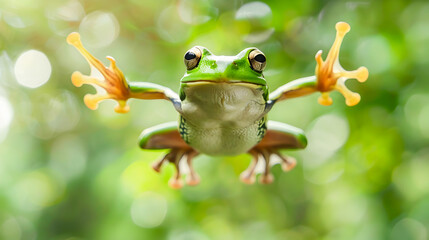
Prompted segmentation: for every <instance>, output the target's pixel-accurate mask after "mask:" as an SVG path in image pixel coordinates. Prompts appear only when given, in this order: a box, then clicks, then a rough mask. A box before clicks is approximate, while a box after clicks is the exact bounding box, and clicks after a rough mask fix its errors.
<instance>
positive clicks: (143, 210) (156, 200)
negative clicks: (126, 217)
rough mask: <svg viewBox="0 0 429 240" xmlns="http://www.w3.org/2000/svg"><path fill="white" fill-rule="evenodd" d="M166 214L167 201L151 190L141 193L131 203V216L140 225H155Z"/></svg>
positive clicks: (145, 226) (146, 226)
mask: <svg viewBox="0 0 429 240" xmlns="http://www.w3.org/2000/svg"><path fill="white" fill-rule="evenodd" d="M166 214H167V201H166V200H165V198H164V197H163V196H161V195H159V194H156V193H153V192H145V193H143V194H141V195H140V196H139V197H137V198H136V199H135V200H134V202H133V204H132V205H131V218H132V220H133V222H134V223H135V224H136V225H138V226H140V227H144V228H153V227H157V226H159V225H160V224H161V223H162V222H163V221H164V219H165V216H166Z"/></svg>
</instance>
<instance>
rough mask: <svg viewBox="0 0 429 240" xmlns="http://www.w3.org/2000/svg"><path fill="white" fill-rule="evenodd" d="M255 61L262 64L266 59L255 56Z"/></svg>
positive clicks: (262, 56)
mask: <svg viewBox="0 0 429 240" xmlns="http://www.w3.org/2000/svg"><path fill="white" fill-rule="evenodd" d="M255 60H256V61H258V62H261V63H262V62H265V60H266V59H265V56H264V55H262V54H258V55H256V56H255Z"/></svg>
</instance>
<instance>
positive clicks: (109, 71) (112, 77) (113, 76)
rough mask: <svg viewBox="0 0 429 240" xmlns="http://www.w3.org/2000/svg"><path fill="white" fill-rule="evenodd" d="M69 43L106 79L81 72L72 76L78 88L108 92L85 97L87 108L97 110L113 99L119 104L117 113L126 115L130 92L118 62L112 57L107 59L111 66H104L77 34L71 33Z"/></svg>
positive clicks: (116, 109)
mask: <svg viewBox="0 0 429 240" xmlns="http://www.w3.org/2000/svg"><path fill="white" fill-rule="evenodd" d="M67 43H68V44H70V45H73V46H74V47H75V48H76V49H77V50H78V51H79V52H80V53H81V54H82V55H83V57H84V58H85V59H86V60H87V61H88V63H89V65H90V66H91V67H94V68H96V69H97V70H98V71H99V72H100V73H101V74H102V75H103V78H104V79H97V78H94V77H90V76H86V75H83V74H82V73H80V72H74V73H73V75H72V83H73V85H75V86H76V87H80V86H82V85H83V84H92V85H97V86H100V87H102V88H104V89H105V90H106V93H97V94H87V95H86V96H85V97H84V102H85V104H86V106H87V107H88V108H90V109H92V110H95V109H97V107H98V103H99V102H100V101H103V100H105V99H113V100H115V101H117V102H118V105H117V106H116V107H115V111H116V112H118V113H126V112H128V111H129V109H130V107H129V106H128V105H127V99H128V98H129V97H130V90H129V86H128V83H127V81H126V80H125V77H124V74H123V73H122V71H121V70H120V69H119V68H118V67H117V66H116V61H115V59H114V58H112V57H107V59H108V60H109V61H110V66H109V67H106V66H104V64H103V63H102V62H101V61H100V60H98V59H97V58H95V57H94V56H92V55H91V53H89V52H88V51H87V50H86V49H85V48H84V47H83V45H82V42H81V41H80V35H79V33H77V32H73V33H70V34H69V35H68V37H67Z"/></svg>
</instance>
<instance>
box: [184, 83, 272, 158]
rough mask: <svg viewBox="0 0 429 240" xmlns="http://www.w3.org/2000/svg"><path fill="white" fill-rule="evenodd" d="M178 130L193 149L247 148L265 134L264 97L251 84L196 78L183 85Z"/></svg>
mask: <svg viewBox="0 0 429 240" xmlns="http://www.w3.org/2000/svg"><path fill="white" fill-rule="evenodd" d="M183 91H184V93H185V95H186V98H185V99H184V100H183V101H182V111H183V113H182V118H181V122H180V125H179V131H180V132H181V134H182V137H183V138H184V140H185V141H186V142H187V143H188V144H189V145H190V146H192V147H193V148H195V149H196V150H197V151H199V152H201V153H204V154H209V155H237V154H241V153H245V152H247V151H248V150H249V149H250V148H252V147H253V146H254V145H256V144H257V143H258V142H259V141H260V140H261V138H262V137H263V135H264V134H265V129H264V127H265V124H264V123H265V119H264V118H263V113H264V110H265V100H264V98H263V91H262V89H261V87H258V86H257V85H252V84H242V83H239V84H231V83H210V82H198V83H192V84H188V85H187V86H185V87H184V88H183Z"/></svg>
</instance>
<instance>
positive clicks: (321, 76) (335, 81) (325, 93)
mask: <svg viewBox="0 0 429 240" xmlns="http://www.w3.org/2000/svg"><path fill="white" fill-rule="evenodd" d="M335 28H336V30H337V35H336V38H335V41H334V43H333V44H332V47H331V49H330V50H329V53H328V56H327V57H326V60H325V61H323V59H322V50H320V51H318V52H317V54H316V56H315V58H316V62H317V66H316V77H317V89H318V90H319V91H321V92H322V95H321V96H320V98H319V103H320V104H322V105H331V104H332V99H331V97H329V92H330V91H332V90H334V89H335V90H338V91H339V92H340V93H341V94H342V95H343V96H344V97H345V99H346V104H347V105H348V106H354V105H356V104H358V103H359V101H360V95H359V94H358V93H355V92H352V91H350V90H349V89H348V88H347V87H346V85H345V81H346V80H347V79H357V80H358V81H359V82H365V81H366V80H367V78H368V69H367V68H366V67H360V68H358V69H357V70H354V71H346V70H344V69H343V67H342V66H341V64H340V62H339V59H338V58H339V53H340V47H341V43H342V41H343V38H344V36H345V35H346V34H347V32H349V31H350V25H349V24H347V23H345V22H338V23H337V24H336V25H335Z"/></svg>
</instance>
